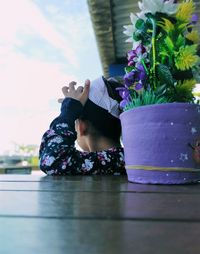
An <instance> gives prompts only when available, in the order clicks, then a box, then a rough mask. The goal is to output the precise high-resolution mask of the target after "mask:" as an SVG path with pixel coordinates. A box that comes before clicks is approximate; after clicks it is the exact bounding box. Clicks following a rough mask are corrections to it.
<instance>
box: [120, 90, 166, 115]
mask: <svg viewBox="0 0 200 254" xmlns="http://www.w3.org/2000/svg"><path fill="white" fill-rule="evenodd" d="M167 102H169V100H168V99H167V98H165V97H162V96H160V95H157V94H156V93H154V92H153V91H147V90H144V91H143V92H142V93H141V94H136V93H134V95H132V99H131V101H130V102H129V103H128V104H127V105H126V107H125V108H124V111H126V110H129V109H132V108H137V107H140V106H145V105H151V104H161V103H167Z"/></svg>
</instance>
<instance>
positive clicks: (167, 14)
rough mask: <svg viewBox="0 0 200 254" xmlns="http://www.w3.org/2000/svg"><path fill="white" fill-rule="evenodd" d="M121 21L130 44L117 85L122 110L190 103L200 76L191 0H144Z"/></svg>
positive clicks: (196, 34)
mask: <svg viewBox="0 0 200 254" xmlns="http://www.w3.org/2000/svg"><path fill="white" fill-rule="evenodd" d="M138 5H139V8H140V10H141V11H140V12H139V13H137V14H136V15H134V14H132V13H131V15H130V18H131V23H132V24H131V25H128V26H124V27H125V31H124V33H125V34H126V35H128V36H129V37H130V38H129V39H128V40H127V41H128V42H131V43H132V45H133V46H132V50H130V51H128V53H127V58H128V65H127V66H126V68H125V72H126V74H125V75H124V77H123V80H124V82H123V83H124V86H123V87H122V88H120V89H119V93H120V95H121V97H122V101H121V103H120V105H121V107H122V109H123V110H124V111H126V110H129V109H132V108H135V107H138V106H143V105H149V104H160V103H171V102H187V103H194V102H195V97H194V95H193V93H192V91H193V88H194V86H195V84H196V83H197V82H198V81H199V77H198V74H199V73H200V68H199V64H200V57H199V56H198V52H197V51H198V43H199V35H198V31H197V29H196V28H195V25H196V24H197V21H198V16H197V15H195V14H194V10H195V4H194V3H193V1H192V0H183V1H179V2H178V3H177V2H176V1H174V0H142V2H139V3H138Z"/></svg>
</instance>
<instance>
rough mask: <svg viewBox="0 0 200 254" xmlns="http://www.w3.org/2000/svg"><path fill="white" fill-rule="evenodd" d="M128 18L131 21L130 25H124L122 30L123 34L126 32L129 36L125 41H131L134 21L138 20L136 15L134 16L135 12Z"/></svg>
mask: <svg viewBox="0 0 200 254" xmlns="http://www.w3.org/2000/svg"><path fill="white" fill-rule="evenodd" d="M130 19H131V23H132V25H128V26H124V28H125V30H124V31H123V33H124V34H126V35H127V36H129V37H130V38H128V39H127V40H126V42H133V33H134V32H135V30H136V28H135V23H136V22H137V20H138V16H136V15H135V14H133V13H131V14H130Z"/></svg>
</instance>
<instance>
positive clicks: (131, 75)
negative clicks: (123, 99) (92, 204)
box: [124, 70, 136, 87]
mask: <svg viewBox="0 0 200 254" xmlns="http://www.w3.org/2000/svg"><path fill="white" fill-rule="evenodd" d="M135 77H136V71H135V70H132V71H130V72H128V73H126V74H125V75H124V83H125V86H126V87H129V86H131V85H133V84H134V82H135Z"/></svg>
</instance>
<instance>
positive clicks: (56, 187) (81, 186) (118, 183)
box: [0, 175, 200, 194]
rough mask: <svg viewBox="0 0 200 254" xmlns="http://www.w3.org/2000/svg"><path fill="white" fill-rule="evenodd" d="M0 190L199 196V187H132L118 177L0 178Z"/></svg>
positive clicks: (132, 184) (134, 185) (123, 178)
mask: <svg viewBox="0 0 200 254" xmlns="http://www.w3.org/2000/svg"><path fill="white" fill-rule="evenodd" d="M1 190H13V191H15V190H32V191H34V190H35V191H37V190H40V191H63V192H68V191H70V192H72V191H74V192H78V191H82V192H83V191H85V192H107V191H108V192H138V193H182V194H183V193H187V194H189V193H190V194H199V193H200V184H192V185H146V184H134V183H130V182H128V181H127V178H126V177H122V176H114V177H112V176H69V177H59V176H58V177H52V176H35V175H34V176H33V175H30V176H26V175H20V176H19V175H14V176H7V175H5V176H3V177H2V176H0V191H1Z"/></svg>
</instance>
